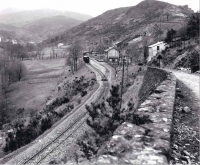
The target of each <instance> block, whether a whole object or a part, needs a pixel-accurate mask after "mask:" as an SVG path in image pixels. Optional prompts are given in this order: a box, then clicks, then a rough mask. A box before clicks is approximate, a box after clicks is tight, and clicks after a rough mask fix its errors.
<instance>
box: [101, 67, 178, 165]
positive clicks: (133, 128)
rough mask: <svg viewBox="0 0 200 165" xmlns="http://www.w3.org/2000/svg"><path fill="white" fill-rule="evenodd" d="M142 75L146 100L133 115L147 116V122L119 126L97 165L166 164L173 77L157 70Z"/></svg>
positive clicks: (141, 93)
mask: <svg viewBox="0 0 200 165" xmlns="http://www.w3.org/2000/svg"><path fill="white" fill-rule="evenodd" d="M145 76H146V77H145V80H144V84H143V86H142V89H141V92H140V98H141V102H142V100H144V99H145V101H144V102H143V103H142V104H140V105H139V107H138V109H137V110H136V114H137V115H139V116H140V117H141V118H142V117H144V116H148V122H146V123H145V124H138V125H136V124H132V123H128V122H125V123H123V124H122V125H121V126H119V127H118V128H117V130H116V131H115V132H114V135H113V136H112V138H111V139H110V141H109V142H108V143H107V144H106V149H107V150H108V152H107V154H104V155H101V156H99V157H98V159H97V164H104V163H107V164H127V163H128V164H169V158H170V152H171V149H170V145H171V135H172V120H173V109H174V102H175V88H176V78H175V76H174V75H173V74H172V73H169V72H166V71H164V70H160V69H157V68H149V69H148V70H147V73H146V75H145ZM163 80H164V81H163ZM149 94H150V95H149Z"/></svg>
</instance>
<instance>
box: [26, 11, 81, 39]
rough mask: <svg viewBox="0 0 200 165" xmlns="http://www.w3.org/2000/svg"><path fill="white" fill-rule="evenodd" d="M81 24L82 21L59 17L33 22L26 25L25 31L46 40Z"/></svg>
mask: <svg viewBox="0 0 200 165" xmlns="http://www.w3.org/2000/svg"><path fill="white" fill-rule="evenodd" d="M81 22H82V21H79V20H76V19H72V18H68V17H65V16H62V15H59V16H53V17H48V18H43V19H40V20H37V21H34V22H31V23H30V24H27V25H25V26H24V27H23V29H25V30H27V31H28V32H30V33H31V34H35V35H37V36H39V37H41V38H43V39H46V38H47V37H50V36H54V35H57V34H59V33H62V32H64V31H65V30H68V29H70V28H72V27H74V26H76V25H78V24H80V23H81Z"/></svg>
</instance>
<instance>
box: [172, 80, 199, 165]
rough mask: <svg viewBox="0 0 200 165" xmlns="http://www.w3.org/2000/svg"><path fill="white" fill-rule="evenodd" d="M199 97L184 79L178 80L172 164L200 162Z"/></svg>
mask: <svg viewBox="0 0 200 165" xmlns="http://www.w3.org/2000/svg"><path fill="white" fill-rule="evenodd" d="M198 101H199V100H198V98H197V97H196V96H195V95H194V93H193V92H192V90H191V89H190V88H188V87H187V86H186V85H185V84H184V83H183V82H182V81H179V80H178V82H177V89H176V102H175V110H174V124H173V127H174V135H173V138H172V157H171V163H172V164H199V163H200V162H199V114H198V111H199V108H200V106H199V104H198Z"/></svg>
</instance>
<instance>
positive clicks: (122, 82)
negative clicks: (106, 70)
mask: <svg viewBox="0 0 200 165" xmlns="http://www.w3.org/2000/svg"><path fill="white" fill-rule="evenodd" d="M122 60H123V63H122V65H123V69H122V81H121V100H120V108H121V107H122V94H123V84H124V61H125V59H124V57H123V59H122Z"/></svg>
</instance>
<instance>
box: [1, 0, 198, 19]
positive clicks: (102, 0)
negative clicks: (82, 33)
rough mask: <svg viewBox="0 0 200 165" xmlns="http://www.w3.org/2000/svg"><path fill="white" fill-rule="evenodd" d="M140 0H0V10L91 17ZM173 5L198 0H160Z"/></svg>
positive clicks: (194, 6) (193, 3)
mask: <svg viewBox="0 0 200 165" xmlns="http://www.w3.org/2000/svg"><path fill="white" fill-rule="evenodd" d="M141 1H142V0H0V10H2V9H5V8H17V9H23V10H35V9H42V8H46V9H56V10H61V11H73V12H78V13H83V14H88V15H91V16H93V17H95V16H97V15H100V14H102V13H103V12H105V11H107V10H110V9H115V8H119V7H127V6H135V5H137V4H138V3H140V2H141ZM162 1H165V2H168V3H172V4H175V5H188V6H189V7H190V8H192V9H193V10H194V11H197V10H199V1H200V0H162Z"/></svg>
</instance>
